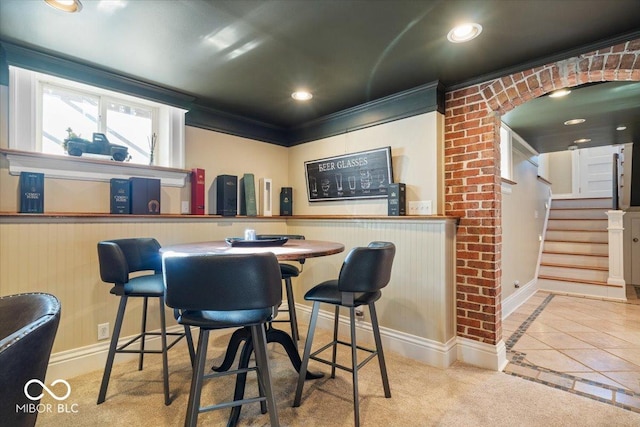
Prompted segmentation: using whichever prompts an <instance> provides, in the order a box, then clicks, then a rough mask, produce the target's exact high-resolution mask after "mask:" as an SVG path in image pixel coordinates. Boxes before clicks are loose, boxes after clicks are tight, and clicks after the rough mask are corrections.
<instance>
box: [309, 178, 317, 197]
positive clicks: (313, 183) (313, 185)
mask: <svg viewBox="0 0 640 427" xmlns="http://www.w3.org/2000/svg"><path fill="white" fill-rule="evenodd" d="M309 181H310V183H311V192H312V193H317V192H318V183H317V182H316V177H315V176H312V177H310V178H309Z"/></svg>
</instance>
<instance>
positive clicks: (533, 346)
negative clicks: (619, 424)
mask: <svg viewBox="0 0 640 427" xmlns="http://www.w3.org/2000/svg"><path fill="white" fill-rule="evenodd" d="M633 291H634V289H633V288H631V292H628V293H627V297H628V298H629V301H628V302H627V303H621V302H612V301H604V300H599V299H591V298H581V297H575V296H567V295H557V294H549V293H545V292H538V293H536V294H535V295H534V296H532V297H531V298H530V299H529V300H528V301H527V302H526V303H525V304H523V305H522V306H521V307H520V308H518V310H516V311H515V312H514V313H512V314H511V315H510V316H509V317H508V318H507V319H505V321H504V322H503V324H502V327H503V331H504V336H505V338H506V347H507V358H508V360H509V363H508V365H507V367H506V368H505V370H504V372H506V373H508V374H510V375H514V376H518V377H521V378H524V379H527V380H530V381H535V382H539V383H543V384H546V385H549V386H551V387H554V388H557V389H562V390H566V391H568V392H570V393H575V394H579V395H582V396H586V397H589V398H591V399H595V400H599V401H601V402H605V403H608V404H611V405H614V406H617V407H621V408H624V409H627V410H630V411H633V412H640V299H638V296H637V295H636V294H635V292H633Z"/></svg>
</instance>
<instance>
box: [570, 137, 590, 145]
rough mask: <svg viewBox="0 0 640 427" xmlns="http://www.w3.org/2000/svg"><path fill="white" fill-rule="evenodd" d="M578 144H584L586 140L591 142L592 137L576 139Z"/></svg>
mask: <svg viewBox="0 0 640 427" xmlns="http://www.w3.org/2000/svg"><path fill="white" fill-rule="evenodd" d="M573 142H575V143H576V144H584V143H585V142H591V139H590V138H580V139H576V140H575V141H573Z"/></svg>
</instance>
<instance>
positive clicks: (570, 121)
mask: <svg viewBox="0 0 640 427" xmlns="http://www.w3.org/2000/svg"><path fill="white" fill-rule="evenodd" d="M584 122H586V120H585V119H571V120H567V121H566V122H564V125H565V126H571V125H579V124H580V123H584Z"/></svg>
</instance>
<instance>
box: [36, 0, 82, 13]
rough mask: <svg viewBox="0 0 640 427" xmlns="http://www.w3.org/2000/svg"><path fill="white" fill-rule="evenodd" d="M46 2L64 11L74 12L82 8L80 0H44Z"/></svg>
mask: <svg viewBox="0 0 640 427" xmlns="http://www.w3.org/2000/svg"><path fill="white" fill-rule="evenodd" d="M44 2H45V3H46V4H48V5H49V6H51V7H53V8H55V9H58V10H61V11H63V12H69V13H74V12H80V11H81V10H82V3H80V0H44Z"/></svg>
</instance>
